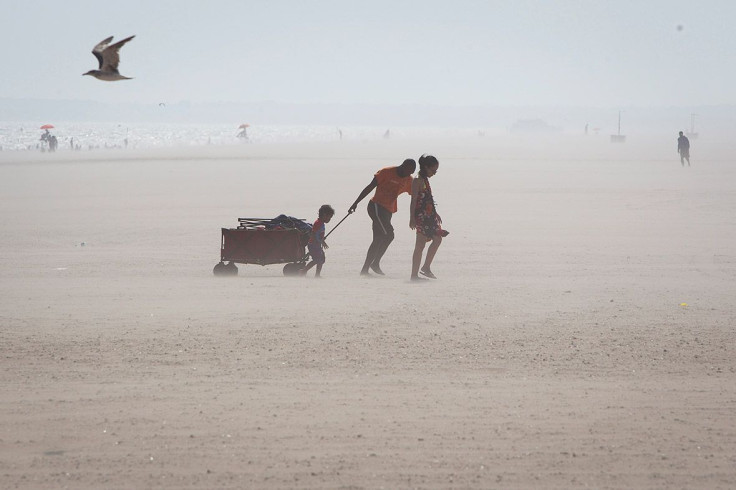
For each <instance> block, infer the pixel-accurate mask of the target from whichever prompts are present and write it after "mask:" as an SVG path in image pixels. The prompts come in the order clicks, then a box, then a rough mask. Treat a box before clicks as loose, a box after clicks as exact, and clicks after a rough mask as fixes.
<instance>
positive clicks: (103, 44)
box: [82, 36, 135, 82]
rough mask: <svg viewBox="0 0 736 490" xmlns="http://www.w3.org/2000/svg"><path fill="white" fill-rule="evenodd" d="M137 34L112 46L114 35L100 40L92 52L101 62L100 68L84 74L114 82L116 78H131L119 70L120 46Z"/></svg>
mask: <svg viewBox="0 0 736 490" xmlns="http://www.w3.org/2000/svg"><path fill="white" fill-rule="evenodd" d="M134 37H135V36H130V37H126V38H125V39H123V40H122V41H118V42H116V43H115V44H113V45H112V46H108V45H109V44H110V42H111V41H112V38H113V36H110V37H108V38H107V39H105V40H103V41H100V42H99V43H98V44H97V46H95V47H94V48H92V54H93V55H95V58H97V61H99V63H100V68H99V70H90V71H88V72H87V73H83V74H82V76H84V75H91V76H93V77H95V78H96V79H98V80H104V81H106V82H114V81H116V80H131V78H129V77H124V76H123V75H121V74H120V73H119V72H118V65H119V64H120V54H119V51H120V48H122V47H123V45H124V44H125V43H127V42H128V41H130V40H131V39H133V38H134Z"/></svg>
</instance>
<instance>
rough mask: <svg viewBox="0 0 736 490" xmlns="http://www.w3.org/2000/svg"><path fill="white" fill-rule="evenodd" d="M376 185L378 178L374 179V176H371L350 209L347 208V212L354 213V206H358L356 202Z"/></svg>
mask: <svg viewBox="0 0 736 490" xmlns="http://www.w3.org/2000/svg"><path fill="white" fill-rule="evenodd" d="M376 186H378V180H376V178H375V177H373V180H371V183H370V184H368V185H367V186H365V189H363V191H362V192H361V193H360V195H359V196H358V199H356V200H355V202H354V203H353V205H352V206H350V209H348V213H354V212H355V208H357V207H358V203H359V202H360V201H362V200H363V199H364V198H365V196H367V195H368V194H370V193H371V191H372V190H373V189H375V188H376Z"/></svg>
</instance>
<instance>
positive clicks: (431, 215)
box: [414, 177, 449, 240]
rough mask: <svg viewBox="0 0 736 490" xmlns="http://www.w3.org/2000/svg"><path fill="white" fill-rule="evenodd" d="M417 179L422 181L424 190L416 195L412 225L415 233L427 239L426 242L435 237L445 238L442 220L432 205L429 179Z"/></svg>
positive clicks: (445, 232)
mask: <svg viewBox="0 0 736 490" xmlns="http://www.w3.org/2000/svg"><path fill="white" fill-rule="evenodd" d="M418 178H421V179H422V180H423V181H424V189H422V190H420V191H419V192H418V193H417V205H416V208H414V223H415V224H416V227H417V232H419V233H421V234H422V235H424V236H425V237H427V240H431V239H433V238H434V237H435V236H447V235H448V234H449V232H448V231H446V230H443V229H442V219H441V218H440V215H439V214H437V209H436V208H435V205H434V198H433V197H432V187H430V185H429V179H428V178H427V177H418Z"/></svg>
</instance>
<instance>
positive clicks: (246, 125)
mask: <svg viewBox="0 0 736 490" xmlns="http://www.w3.org/2000/svg"><path fill="white" fill-rule="evenodd" d="M249 127H250V124H246V123H243V124H241V125H240V126H238V129H243V128H249Z"/></svg>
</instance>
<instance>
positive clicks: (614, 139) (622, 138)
mask: <svg viewBox="0 0 736 490" xmlns="http://www.w3.org/2000/svg"><path fill="white" fill-rule="evenodd" d="M611 143H626V135H624V134H621V111H618V133H617V134H612V135H611Z"/></svg>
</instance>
